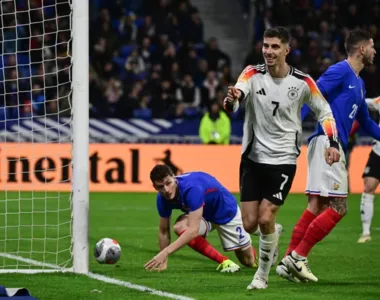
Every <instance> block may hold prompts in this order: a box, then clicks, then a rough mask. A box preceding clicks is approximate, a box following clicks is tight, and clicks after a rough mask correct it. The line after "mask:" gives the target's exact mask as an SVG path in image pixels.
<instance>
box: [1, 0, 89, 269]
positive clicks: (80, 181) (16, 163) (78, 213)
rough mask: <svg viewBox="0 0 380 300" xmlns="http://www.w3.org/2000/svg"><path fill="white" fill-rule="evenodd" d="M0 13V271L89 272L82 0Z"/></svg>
mask: <svg viewBox="0 0 380 300" xmlns="http://www.w3.org/2000/svg"><path fill="white" fill-rule="evenodd" d="M39 3H41V6H39V5H40V4H39ZM0 19H1V20H0V21H1V23H0V273H11V272H12V273H29V274H34V273H38V272H57V271H58V272H60V271H63V272H66V271H69V272H75V273H80V274H87V273H88V272H89V242H88V211H89V186H88V180H89V75H88V74H89V0H43V1H40V2H39V1H34V0H2V1H0Z"/></svg>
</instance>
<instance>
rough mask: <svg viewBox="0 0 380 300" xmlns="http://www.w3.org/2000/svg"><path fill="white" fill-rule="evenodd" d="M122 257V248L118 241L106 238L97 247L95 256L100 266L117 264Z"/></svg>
mask: <svg viewBox="0 0 380 300" xmlns="http://www.w3.org/2000/svg"><path fill="white" fill-rule="evenodd" d="M120 255H121V247H120V245H119V243H118V242H117V241H116V240H113V239H109V238H104V239H101V240H100V241H99V242H97V243H96V245H95V249H94V256H95V259H96V260H97V261H98V263H100V264H110V265H112V264H115V263H117V261H118V260H119V258H120Z"/></svg>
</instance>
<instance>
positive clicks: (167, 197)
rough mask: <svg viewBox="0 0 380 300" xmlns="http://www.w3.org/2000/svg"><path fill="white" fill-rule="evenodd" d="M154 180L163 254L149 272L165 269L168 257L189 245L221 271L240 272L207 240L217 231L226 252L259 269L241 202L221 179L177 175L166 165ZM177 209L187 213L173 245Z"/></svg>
mask: <svg viewBox="0 0 380 300" xmlns="http://www.w3.org/2000/svg"><path fill="white" fill-rule="evenodd" d="M150 179H151V181H152V183H153V186H154V188H155V189H156V190H157V191H158V194H157V210H158V213H159V215H160V222H159V234H158V236H159V245H160V252H159V253H158V254H157V255H156V256H155V257H153V258H152V259H151V260H150V261H149V262H147V263H146V264H145V269H146V270H156V271H162V270H165V269H166V268H167V259H168V256H169V255H170V254H172V253H173V252H175V251H177V250H179V249H180V248H182V247H183V246H185V245H189V246H190V247H191V248H193V249H194V250H196V251H197V252H199V253H201V254H203V255H204V256H206V257H208V258H210V259H212V260H214V261H216V262H218V263H219V266H218V269H217V270H219V269H220V270H221V272H230V273H233V272H236V271H239V270H240V267H239V265H237V264H235V263H234V262H233V261H231V260H230V259H228V257H226V256H223V255H222V254H220V253H219V252H218V251H217V250H215V249H214V248H213V247H212V246H211V245H210V244H209V242H208V241H207V240H206V238H205V237H207V235H208V233H209V232H210V231H212V230H214V229H216V230H217V232H218V234H219V237H220V241H221V243H222V246H223V249H224V250H225V251H234V252H235V254H236V257H237V258H238V260H239V261H240V262H241V263H242V264H243V265H245V266H247V267H257V258H256V250H255V249H254V248H253V246H252V245H251V237H250V235H249V234H248V233H247V232H246V231H245V230H244V227H243V221H242V218H241V212H240V209H239V206H238V203H237V201H236V199H235V197H234V196H233V195H232V194H231V193H230V192H229V191H228V190H227V189H226V188H225V187H223V185H222V184H221V183H220V182H219V181H218V180H216V179H215V178H214V177H213V176H211V175H209V174H207V173H203V172H190V173H185V174H182V175H179V176H175V175H174V174H173V172H172V170H171V169H170V168H169V167H168V166H166V165H156V166H155V167H154V168H153V169H152V171H151V173H150ZM173 209H179V210H181V211H183V212H184V214H182V215H181V216H179V217H178V219H177V220H176V222H175V224H174V232H175V233H176V234H177V235H178V236H179V237H178V239H177V240H176V241H174V242H172V243H171V239H170V217H171V214H172V210H173Z"/></svg>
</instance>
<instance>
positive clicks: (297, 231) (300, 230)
mask: <svg viewBox="0 0 380 300" xmlns="http://www.w3.org/2000/svg"><path fill="white" fill-rule="evenodd" d="M315 218H316V215H314V214H313V213H312V212H311V211H309V210H308V209H305V210H304V212H303V214H302V215H301V217H300V218H299V220H298V222H297V224H296V225H295V226H294V228H293V232H292V237H291V238H290V244H289V247H288V250H286V252H285V255H288V254H289V253H290V252H292V251H293V250H294V249H295V248H296V247H297V246H298V244H299V243H300V242H301V241H302V239H303V237H304V235H305V232H306V230H307V228H308V227H309V225H310V223H311V222H312V221H313V220H314V219H315Z"/></svg>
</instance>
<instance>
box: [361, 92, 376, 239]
mask: <svg viewBox="0 0 380 300" xmlns="http://www.w3.org/2000/svg"><path fill="white" fill-rule="evenodd" d="M365 100H366V102H367V105H368V107H369V108H370V109H375V110H377V111H378V112H379V113H380V97H377V98H367V99H365ZM379 126H380V124H379ZM363 181H364V191H363V193H362V199H361V203H360V216H361V220H362V228H363V232H362V234H361V236H360V237H359V239H358V243H367V242H370V241H371V230H370V229H371V222H372V217H373V200H374V199H375V192H376V189H377V187H378V185H379V182H380V142H379V141H375V142H374V144H373V147H372V151H371V153H370V155H369V158H368V161H367V165H366V167H365V169H364V172H363Z"/></svg>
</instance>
